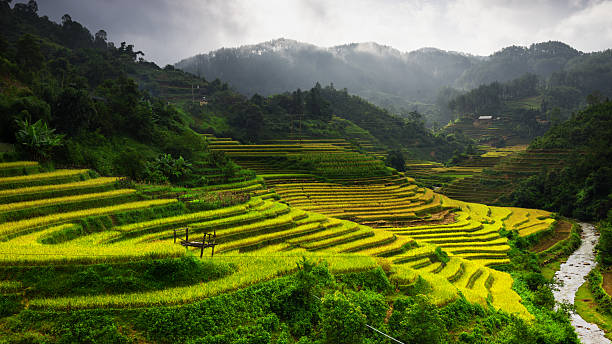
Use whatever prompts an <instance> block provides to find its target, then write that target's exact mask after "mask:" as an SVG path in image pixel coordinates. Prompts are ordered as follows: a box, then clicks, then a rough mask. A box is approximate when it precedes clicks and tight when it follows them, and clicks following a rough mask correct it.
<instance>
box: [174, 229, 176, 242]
mask: <svg viewBox="0 0 612 344" xmlns="http://www.w3.org/2000/svg"><path fill="white" fill-rule="evenodd" d="M174 243H175V244H176V229H175V230H174Z"/></svg>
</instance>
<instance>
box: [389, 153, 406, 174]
mask: <svg viewBox="0 0 612 344" xmlns="http://www.w3.org/2000/svg"><path fill="white" fill-rule="evenodd" d="M385 164H386V165H387V166H391V167H393V168H394V169H396V170H398V171H400V172H404V171H406V160H404V155H403V154H402V152H400V151H399V150H393V151H390V152H389V153H388V154H387V158H386V159H385Z"/></svg>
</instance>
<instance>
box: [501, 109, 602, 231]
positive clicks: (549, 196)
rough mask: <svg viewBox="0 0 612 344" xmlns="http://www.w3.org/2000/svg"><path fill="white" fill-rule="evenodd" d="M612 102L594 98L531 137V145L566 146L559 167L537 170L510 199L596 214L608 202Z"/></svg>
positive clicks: (584, 215) (588, 216)
mask: <svg viewBox="0 0 612 344" xmlns="http://www.w3.org/2000/svg"><path fill="white" fill-rule="evenodd" d="M611 139H612V102H610V101H609V100H601V99H596V100H593V103H592V104H591V105H590V106H588V107H587V108H586V109H584V110H582V111H579V112H577V113H575V114H574V115H573V116H572V117H571V118H570V119H569V120H568V121H566V122H563V123H560V124H557V125H556V126H554V127H553V128H551V129H550V131H548V132H547V133H546V134H545V135H544V136H542V137H540V138H538V139H536V140H535V141H534V142H533V143H532V144H531V145H530V148H532V149H548V150H555V149H567V150H571V151H572V158H571V159H568V161H567V163H566V166H565V167H564V168H563V169H561V170H553V171H542V172H541V173H539V174H538V175H536V176H533V177H531V178H529V179H527V180H526V181H524V182H523V183H522V184H521V185H520V187H518V188H517V189H516V190H515V192H514V193H513V195H512V198H513V201H514V204H516V205H519V206H522V207H528V208H540V209H550V210H554V211H558V212H559V213H560V214H562V215H565V216H572V217H577V218H582V219H597V220H601V219H604V218H606V217H607V216H608V211H609V209H610V208H611V207H612V193H611V190H612V141H611Z"/></svg>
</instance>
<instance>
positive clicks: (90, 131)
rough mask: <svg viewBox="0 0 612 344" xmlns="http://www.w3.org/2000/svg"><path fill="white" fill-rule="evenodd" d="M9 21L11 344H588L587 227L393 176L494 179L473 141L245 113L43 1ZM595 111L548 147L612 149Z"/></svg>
mask: <svg viewBox="0 0 612 344" xmlns="http://www.w3.org/2000/svg"><path fill="white" fill-rule="evenodd" d="M0 18H1V19H2V22H3V23H8V24H9V25H7V26H5V25H2V26H0V38H2V39H0V42H1V43H2V47H3V49H2V50H0V91H1V92H0V141H2V143H1V144H0V253H1V254H0V343H35V344H43V343H45V344H46V343H95V344H97V343H160V344H165V343H190V344H196V343H198V344H220V343H228V344H229V343H242V344H296V343H297V344H314V343H321V344H331V343H334V344H366V343H368V344H374V343H379V344H388V343H389V342H390V339H389V337H392V338H395V339H396V340H398V341H401V342H404V343H413V342H416V343H433V344H443V343H449V344H450V343H453V344H455V343H456V344H464V343H479V342H487V343H495V344H508V343H550V344H562V343H563V344H566V343H570V344H577V343H578V337H577V336H576V333H575V332H574V331H573V329H572V327H571V323H570V320H569V319H570V318H569V313H568V312H566V311H565V310H555V308H554V307H555V297H554V295H553V291H552V290H553V288H554V286H555V282H554V280H553V279H552V278H551V277H550V276H548V274H549V272H550V271H554V269H555V266H557V265H558V264H559V263H560V261H561V260H563V259H564V258H565V257H566V256H567V255H568V254H569V253H570V252H572V251H573V250H574V249H575V248H576V247H577V245H578V244H579V243H580V236H579V233H578V231H579V229H578V225H576V224H575V223H573V222H571V220H568V219H563V218H561V217H560V216H558V215H557V214H555V213H551V212H548V211H546V210H538V209H526V208H519V207H512V208H510V207H497V206H489V205H485V204H482V203H472V202H464V201H461V200H455V199H451V198H449V197H447V196H444V195H442V194H440V193H437V192H435V191H434V190H432V189H430V188H427V187H424V186H422V184H417V181H416V180H415V179H413V178H410V177H408V176H407V175H406V174H405V173H404V172H401V171H398V170H396V169H394V168H391V167H388V166H386V165H385V162H383V160H382V159H383V158H387V159H388V162H389V163H390V164H393V166H396V167H398V169H403V167H404V166H402V165H403V164H404V159H403V158H402V154H403V155H406V156H411V157H412V158H414V159H417V158H418V159H424V158H428V159H437V160H441V161H442V160H447V159H449V158H451V159H452V160H453V161H460V160H461V159H463V158H464V157H467V158H468V161H472V162H473V163H479V162H488V161H489V160H490V159H489V157H481V159H476V158H474V157H475V156H477V155H478V154H479V153H478V152H477V151H476V150H475V149H474V145H473V143H472V142H471V141H470V140H469V139H466V138H465V136H463V135H462V134H461V133H444V132H442V133H437V134H434V133H433V132H431V131H429V130H427V129H426V128H425V126H424V123H423V118H422V117H421V114H420V113H419V112H416V111H414V112H411V113H409V117H408V118H407V119H403V118H399V117H396V116H395V115H393V114H391V113H389V112H388V111H386V110H383V109H381V108H379V107H377V106H375V105H372V104H370V103H368V102H367V101H365V100H363V99H361V98H359V97H357V96H353V95H349V94H348V92H347V91H346V90H337V89H336V88H335V87H334V86H333V85H329V86H325V87H323V86H321V85H320V84H318V83H316V84H314V87H312V88H310V89H305V90H301V89H300V88H298V89H297V90H295V91H284V92H283V93H279V94H274V95H271V96H266V97H264V96H260V95H253V96H251V97H247V96H245V95H242V94H240V93H237V92H236V91H234V90H232V89H231V87H229V85H228V84H227V83H224V82H223V81H221V80H220V79H215V80H212V81H210V80H207V79H204V78H201V77H197V76H195V75H193V74H189V73H186V72H183V71H180V70H176V69H175V68H174V67H173V66H166V67H164V68H159V67H158V66H156V65H155V64H154V63H151V62H148V61H146V60H145V59H144V57H143V56H144V53H143V52H140V51H136V50H135V48H134V46H133V45H130V44H127V43H125V42H122V43H120V44H118V45H117V46H115V44H113V43H111V42H108V41H107V39H106V34H105V32H104V31H103V30H100V31H98V32H97V33H96V34H95V35H92V34H91V33H90V32H89V30H88V29H86V28H85V27H83V26H82V25H81V24H79V23H77V22H75V21H73V20H72V19H71V18H70V16H69V15H65V16H64V17H63V18H62V23H61V24H57V23H53V22H51V21H49V20H48V18H46V17H40V16H38V14H37V5H36V2H35V1H33V0H32V1H29V2H28V3H27V4H23V3H17V4H15V5H14V7H13V8H11V7H10V6H9V3H8V2H0ZM362 48H363V47H362ZM371 48H376V47H371ZM376 49H378V48H376ZM382 51H386V52H387V53H389V54H393V51H391V50H389V49H388V48H384V49H382ZM422 53H424V54H434V55H435V54H438V52H437V51H435V50H424V51H422ZM423 63H424V62H423ZM449 64H450V65H452V62H449ZM430 67H431V66H430ZM453 73H455V72H452V68H450V67H449V71H448V73H447V74H448V75H455V74H456V73H455V74H453ZM597 106H600V107H599V108H597V107H594V108H591V109H589V110H586V112H587V113H590V114H597V115H596V116H594V118H596V119H597V120H593V121H590V120H585V119H583V118H582V117H580V118H577V119H576V120H575V122H574V123H571V124H568V125H567V126H565V127H563V129H555V130H559V133H556V134H551V135H552V136H551V137H550V138H548V139H547V140H546V141H541V142H539V143H537V144H534V147H532V148H533V149H535V147H536V146H535V145H542V147H541V149H544V148H546V147H547V145H549V144H551V143H550V142H554V144H555V145H560V146H564V147H565V146H569V145H576V146H577V147H579V148H578V149H583V147H582V146H579V145H577V142H576V140H580V135H578V134H572V135H571V137H564V133H565V132H566V131H567V130H571V129H572V128H578V129H579V130H584V131H589V130H593V131H594V132H595V131H597V132H596V133H595V134H596V135H595V136H594V137H595V138H597V137H598V136H599V135H607V134H608V133H607V129H605V127H609V126H608V125H607V122H606V117H605V116H606V114H609V111H608V110H609V109H608V107H609V106H608V105H606V104H599V105H597ZM602 114H603V115H602ZM586 117H588V116H586ZM581 120H583V121H584V122H585V124H584V126H581V125H579V124H580V123H579V122H580V121H581ZM597 125H602V126H604V129H602V128H595V126H597ZM555 128H557V127H555ZM559 128H561V127H559ZM587 134H588V133H587ZM564 140H567V141H564ZM549 141H550V142H549ZM604 142H605V141H604ZM588 144H590V145H592V144H593V142H588ZM597 147H598V149H597V150H596V151H597V152H599V151H601V152H603V153H602V154H603V155H601V156H600V155H597V156H596V157H597V158H598V161H601V160H602V159H601V158H602V157H607V156H608V152H607V151H606V150H605V149H608V150H609V145H607V146H606V147H599V146H597ZM479 148H482V147H479ZM600 148H601V149H600ZM391 149H393V150H392V151H391ZM461 152H465V153H461ZM508 152H510V153H512V152H513V151H512V150H510V149H509V150H508V151H504V152H503V153H502V151H501V150H500V151H496V152H495V153H493V152H491V154H499V155H503V154H505V153H508ZM387 155H388V156H387ZM494 159H496V158H494ZM499 159H500V160H499V161H503V159H504V158H499ZM496 161H497V160H496ZM605 163H607V162H605ZM449 170H450V168H449ZM457 171H460V170H457ZM463 171H464V172H467V170H463ZM474 171H476V169H474ZM447 172H448V170H447ZM481 172H482V170H481ZM605 172H606V170H605V169H604V170H598V171H597V173H605ZM448 177H451V176H448ZM455 177H456V176H455ZM453 178H454V177H453ZM591 179H592V180H595V181H596V182H598V181H599V180H602V177H601V176H600V175H595V176H593V177H592V178H591ZM589 183H590V182H589ZM588 185H591V186H593V188H595V187H599V186H600V185H599V184H596V183H595V184H588ZM590 191H592V190H590V189H587V190H585V191H583V192H582V193H581V194H588V192H590ZM598 195H599V194H598ZM582 199H586V198H584V197H582Z"/></svg>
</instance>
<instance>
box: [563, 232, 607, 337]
mask: <svg viewBox="0 0 612 344" xmlns="http://www.w3.org/2000/svg"><path fill="white" fill-rule="evenodd" d="M580 227H581V228H582V235H581V237H582V243H581V244H580V247H579V248H578V249H577V250H576V251H574V253H572V255H571V256H570V257H569V258H568V259H567V262H565V263H563V264H561V269H560V270H559V271H557V273H555V278H556V279H557V280H558V281H561V282H563V285H562V286H561V287H560V288H559V290H556V291H554V295H555V301H557V302H559V303H570V304H574V297H575V296H576V292H577V291H578V288H580V286H581V285H582V284H584V281H585V278H586V275H587V274H588V273H589V272H590V271H591V269H593V268H594V267H595V264H596V263H595V252H594V250H595V246H596V245H597V242H598V241H599V233H597V231H596V230H595V227H594V226H593V225H592V224H590V223H581V224H580ZM571 320H572V326H574V328H575V329H576V333H578V337H579V338H580V341H581V342H582V343H583V344H607V343H612V342H610V340H608V339H607V338H606V337H604V331H603V330H601V329H600V328H599V327H598V326H597V325H595V324H591V323H588V322H586V321H585V320H584V319H582V317H581V316H580V315H578V314H577V313H573V314H572V316H571Z"/></svg>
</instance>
